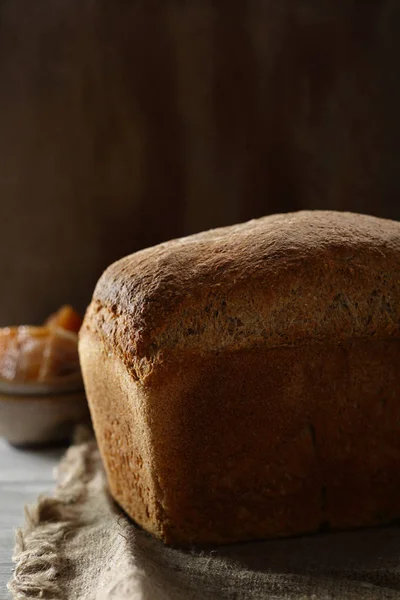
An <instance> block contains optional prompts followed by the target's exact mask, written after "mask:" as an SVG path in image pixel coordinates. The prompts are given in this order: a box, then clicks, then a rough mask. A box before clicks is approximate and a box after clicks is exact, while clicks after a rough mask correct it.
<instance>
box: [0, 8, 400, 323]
mask: <svg viewBox="0 0 400 600" xmlns="http://www.w3.org/2000/svg"><path fill="white" fill-rule="evenodd" d="M399 31H400V2H399V0H375V1H368V2H367V1H365V0H363V1H354V0H353V1H351V0H279V2H277V1H276V0H242V1H239V0H231V1H230V2H228V1H226V2H224V1H223V0H214V1H211V0H186V1H184V0H163V1H159V2H155V1H151V0H136V1H135V0H114V1H113V2H110V1H109V0H34V1H32V0H2V2H1V3H0V222H1V225H2V234H1V236H0V240H1V241H0V251H1V260H0V277H1V281H2V294H1V299H0V325H4V324H11V323H17V322H36V321H40V320H41V319H42V318H44V317H45V316H46V314H47V313H48V312H49V311H52V310H54V309H55V308H57V306H58V305H59V304H61V303H64V302H71V303H73V304H74V305H76V306H77V307H78V308H79V309H81V310H82V309H83V308H84V307H85V305H86V303H87V302H88V301H89V300H90V296H91V292H92V290H93V286H94V284H95V282H96V280H97V278H98V277H99V275H100V274H101V272H102V270H103V269H104V267H105V266H107V264H109V263H110V262H112V261H113V260H114V259H116V258H118V257H121V256H123V255H124V254H127V253H130V252H132V251H134V250H136V249H138V248H142V247H144V246H148V245H152V244H154V243H157V242H159V241H162V240H166V239H168V238H171V237H176V236H180V235H185V234H189V233H192V232H195V231H199V230H201V229H206V228H210V227H214V226H219V225H223V224H230V223H234V222H237V221H241V220H245V219H249V218H252V217H257V216H260V215H263V214H267V213H271V212H279V211H288V210H296V209H300V208H335V209H339V210H353V211H359V212H366V213H371V214H376V215H380V216H385V217H389V218H395V219H398V218H400V204H399V191H400V169H399V158H400V119H399V115H398V113H399V106H400V36H399V33H398V32H399Z"/></svg>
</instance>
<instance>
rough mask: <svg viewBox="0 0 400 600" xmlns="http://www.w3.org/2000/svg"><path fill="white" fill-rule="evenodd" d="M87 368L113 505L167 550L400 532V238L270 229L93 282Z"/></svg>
mask: <svg viewBox="0 0 400 600" xmlns="http://www.w3.org/2000/svg"><path fill="white" fill-rule="evenodd" d="M80 357H81V364H82V370H83V376H84V381H85V386H86V391H87V397H88V400H89V404H90V409H91V413H92V417H93V422H94V427H95V431H96V435H97V439H98V443H99V446H100V450H101V453H102V457H103V460H104V464H105V468H106V471H107V474H108V480H109V484H110V489H111V493H112V495H113V496H114V498H115V499H116V501H117V502H118V503H119V504H120V505H121V506H122V507H123V508H124V509H125V511H126V512H127V513H128V514H129V515H130V516H131V517H132V518H133V519H134V520H135V521H136V522H137V523H139V524H140V525H141V526H143V527H144V528H145V529H147V530H148V531H150V532H151V533H153V534H154V535H156V536H158V537H160V538H162V539H163V540H164V541H165V542H167V543H179V544H193V543H200V544H205V543H224V542H231V541H238V540H246V539H255V538H265V537H271V536H287V535H294V534H301V533H304V532H312V531H316V530H318V529H320V528H321V527H330V528H333V529H342V528H349V527H360V526H370V525H374V524H381V523H389V522H391V521H392V520H393V519H395V518H397V517H400V469H399V464H400V392H399V390H400V224H399V223H397V222H393V221H388V220H383V219H377V218H374V217H369V216H364V215H356V214H350V213H335V212H319V211H315V212H299V213H292V214H283V215H273V216H268V217H265V218H263V219H259V220H255V221H250V222H248V223H245V224H241V225H237V226H234V227H227V228H222V229H216V230H214V231H209V232H206V233H202V234H198V235H194V236H191V237H188V238H183V239H178V240H174V241H170V242H167V243H165V244H161V245H159V246H156V247H154V248H149V249H146V250H143V251H140V252H137V253H136V254H133V255H131V256H128V257H126V258H123V259H122V260H120V261H118V262H117V263H115V264H113V265H111V266H110V267H109V268H108V269H107V270H106V272H105V273H104V274H103V276H102V277H101V279H100V281H99V282H98V285H97V287H96V290H95V292H94V297H93V301H92V303H91V305H90V307H89V309H88V311H87V314H86V317H85V321H84V325H83V327H82V330H81V334H80Z"/></svg>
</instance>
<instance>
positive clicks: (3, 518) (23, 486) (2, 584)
mask: <svg viewBox="0 0 400 600" xmlns="http://www.w3.org/2000/svg"><path fill="white" fill-rule="evenodd" d="M63 452H64V450H62V449H46V450H36V451H33V450H19V449H16V448H12V447H11V446H9V445H8V444H7V443H6V442H5V441H4V440H2V439H0V600H5V599H9V598H10V597H11V596H10V594H9V592H8V591H7V587H6V586H7V582H8V581H9V579H10V577H11V573H12V568H13V563H12V560H11V556H12V552H13V547H14V533H15V530H16V529H17V528H18V527H20V526H21V525H22V524H23V521H24V516H23V508H24V505H25V504H30V503H32V502H34V501H35V500H36V498H37V496H38V495H39V494H41V493H43V492H48V491H50V490H51V489H52V488H53V487H54V480H53V470H54V467H55V465H56V464H57V462H58V461H59V459H60V457H61V455H62V454H63Z"/></svg>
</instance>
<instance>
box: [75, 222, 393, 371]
mask: <svg viewBox="0 0 400 600" xmlns="http://www.w3.org/2000/svg"><path fill="white" fill-rule="evenodd" d="M399 254H400V224H399V223H397V222H394V221H389V220H384V219H378V218H375V217H369V216H365V215H356V214H351V213H338V212H324V211H313V212H308V211H305V212H299V213H289V214H283V215H272V216H268V217H265V218H263V219H259V220H255V221H250V222H248V223H245V224H242V225H237V226H234V227H227V228H222V229H217V230H213V231H210V232H205V233H202V234H198V235H195V236H191V237H188V238H183V239H179V240H174V241H171V242H168V243H165V244H161V245H159V246H156V247H154V248H149V249H146V250H143V251H141V252H137V253H136V254H133V255H131V256H128V257H126V258H123V259H122V260H120V261H118V262H117V263H114V264H113V265H111V266H110V267H109V268H108V269H107V270H106V272H105V273H104V274H103V276H102V277H101V279H100V281H99V283H98V285H97V287H96V290H95V294H94V298H93V303H92V306H91V308H90V309H89V312H88V314H87V316H86V326H89V327H91V328H93V330H95V331H98V332H99V334H100V335H102V336H103V338H104V341H105V343H106V344H108V345H109V347H110V349H112V350H113V351H117V352H118V353H119V355H120V356H121V358H122V359H123V360H124V362H125V364H126V365H127V366H128V368H130V369H132V372H133V373H134V374H136V376H139V377H140V378H143V377H146V375H147V374H148V373H149V372H151V370H152V365H153V363H154V362H157V361H158V360H161V359H162V355H163V354H164V353H165V352H167V351H171V350H172V349H174V348H187V349H188V350H189V349H190V350H196V351H200V352H203V351H209V350H214V351H215V350H216V349H220V350H222V349H225V348H232V347H235V348H237V349H238V348H247V347H251V346H256V345H262V346H263V347H265V346H267V347H270V348H272V347H278V346H282V345H287V344H293V343H297V342H298V341H300V340H305V339H308V340H309V339H314V340H323V339H326V338H329V339H330V340H335V339H336V340H343V339H344V338H348V337H354V336H357V337H370V336H374V337H376V336H378V337H379V336H383V337H386V336H388V335H390V336H398V335H399V330H400V327H399V323H400V305H399V302H398V298H399V296H400V265H399ZM160 355H161V356H160Z"/></svg>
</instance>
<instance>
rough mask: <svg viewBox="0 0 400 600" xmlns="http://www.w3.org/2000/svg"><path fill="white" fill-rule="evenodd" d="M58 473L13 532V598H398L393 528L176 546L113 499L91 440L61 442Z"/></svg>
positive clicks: (397, 536)
mask: <svg viewBox="0 0 400 600" xmlns="http://www.w3.org/2000/svg"><path fill="white" fill-rule="evenodd" d="M57 478H58V485H57V488H56V490H55V493H54V496H53V497H51V498H50V497H43V498H41V499H40V500H39V501H38V503H37V504H36V505H35V506H32V507H30V508H28V509H27V510H26V523H25V526H24V527H23V529H22V530H21V531H19V532H18V533H17V544H16V550H15V562H16V568H15V573H14V577H13V579H12V581H11V582H10V585H9V587H10V590H11V592H12V594H13V597H14V598H16V599H18V600H28V599H32V598H45V599H46V598H47V599H51V600H78V599H79V600H94V599H96V600H128V599H129V600H139V599H140V600H169V599H174V600H175V599H176V600H180V599H185V600H192V599H193V600H197V599H202V600H203V599H204V600H206V599H216V600H218V599H230V600H233V599H234V600H242V599H247V598H251V599H254V598H267V599H271V600H272V599H288V600H331V599H334V598H338V599H339V598H340V599H342V600H350V599H351V600H361V599H362V600H378V599H388V600H391V599H399V598H400V529H399V528H395V527H393V528H385V529H378V530H370V531H360V532H357V533H347V534H330V535H319V536H310V537H308V538H302V539H292V540H281V541H269V542H261V543H249V544H240V545H236V546H230V547H222V548H215V549H208V550H203V551H197V550H194V549H193V550H192V551H183V550H179V549H173V548H167V547H165V546H164V545H163V544H162V543H161V542H160V541H158V540H156V539H153V538H152V537H151V536H149V535H148V534H147V533H145V532H143V531H142V530H140V529H139V528H138V527H137V526H136V525H134V524H133V523H132V522H131V521H130V520H129V519H128V518H127V517H126V516H125V515H124V514H123V513H122V512H121V510H120V509H119V508H118V507H117V506H116V505H115V504H114V503H113V501H112V500H111V498H110V496H109V495H108V493H107V484H106V479H105V475H104V472H103V469H102V466H101V461H100V458H99V454H98V450H97V447H96V444H95V442H94V441H93V440H86V441H84V440H81V442H78V443H76V444H75V445H74V446H72V447H71V448H70V449H69V450H68V451H67V453H66V456H65V457H64V459H63V460H62V462H61V464H60V467H59V469H58V475H57Z"/></svg>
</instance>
